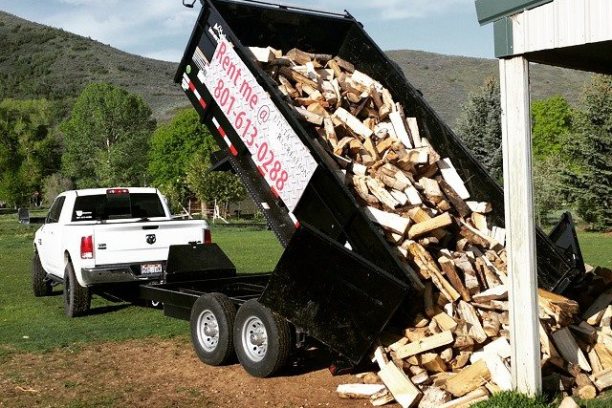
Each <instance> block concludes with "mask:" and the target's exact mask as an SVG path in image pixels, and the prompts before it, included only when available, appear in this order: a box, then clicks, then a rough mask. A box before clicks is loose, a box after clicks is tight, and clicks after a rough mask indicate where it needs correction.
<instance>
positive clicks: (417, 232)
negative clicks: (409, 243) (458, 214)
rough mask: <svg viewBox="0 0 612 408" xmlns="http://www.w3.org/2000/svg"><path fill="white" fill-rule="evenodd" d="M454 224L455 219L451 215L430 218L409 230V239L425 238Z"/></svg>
mask: <svg viewBox="0 0 612 408" xmlns="http://www.w3.org/2000/svg"><path fill="white" fill-rule="evenodd" d="M452 224H453V219H452V218H451V216H450V214H448V213H444V214H442V215H439V216H437V217H434V218H430V219H429V220H427V221H423V222H419V223H418V224H414V225H413V226H412V227H410V229H409V230H408V238H410V239H414V238H416V237H420V236H423V235H425V234H428V233H430V232H431V231H434V230H437V229H440V228H444V227H447V226H449V225H452Z"/></svg>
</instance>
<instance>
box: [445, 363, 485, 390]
mask: <svg viewBox="0 0 612 408" xmlns="http://www.w3.org/2000/svg"><path fill="white" fill-rule="evenodd" d="M489 380H491V373H490V372H489V368H488V367H487V363H486V362H485V361H484V360H480V361H478V362H476V363H474V364H472V365H470V366H468V367H466V368H464V369H462V370H461V371H459V372H458V373H457V374H456V375H454V376H453V377H451V378H449V379H448V380H446V384H445V388H446V391H448V392H450V393H451V394H453V395H454V396H455V397H462V396H464V395H466V394H467V393H469V392H470V391H473V390H475V389H477V388H478V387H480V386H482V385H484V384H486V383H487V381H489Z"/></svg>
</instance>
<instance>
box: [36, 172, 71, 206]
mask: <svg viewBox="0 0 612 408" xmlns="http://www.w3.org/2000/svg"><path fill="white" fill-rule="evenodd" d="M73 188H74V183H73V182H72V180H70V179H69V178H66V177H64V176H62V175H61V174H60V173H53V174H52V175H50V176H49V177H47V178H45V179H44V180H43V186H42V193H43V197H44V199H43V201H44V203H45V204H47V205H51V204H52V203H53V201H54V200H55V198H56V197H57V196H58V195H60V193H62V192H64V191H66V190H71V189H73Z"/></svg>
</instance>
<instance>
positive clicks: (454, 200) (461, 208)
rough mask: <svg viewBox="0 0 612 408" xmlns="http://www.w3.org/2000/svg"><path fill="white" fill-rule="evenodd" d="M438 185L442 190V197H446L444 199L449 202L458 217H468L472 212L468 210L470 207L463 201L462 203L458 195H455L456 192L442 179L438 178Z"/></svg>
mask: <svg viewBox="0 0 612 408" xmlns="http://www.w3.org/2000/svg"><path fill="white" fill-rule="evenodd" d="M438 184H439V185H440V189H441V190H442V192H444V195H446V198H447V199H448V201H450V203H451V204H452V206H453V207H454V208H455V210H456V211H457V214H459V216H461V217H463V218H466V217H467V216H468V215H470V213H471V212H472V210H470V207H468V205H467V204H466V203H465V201H463V199H462V198H461V197H459V194H457V192H456V191H455V190H454V189H453V188H452V187H451V185H450V184H448V183H447V182H446V181H445V180H444V179H443V178H439V180H438Z"/></svg>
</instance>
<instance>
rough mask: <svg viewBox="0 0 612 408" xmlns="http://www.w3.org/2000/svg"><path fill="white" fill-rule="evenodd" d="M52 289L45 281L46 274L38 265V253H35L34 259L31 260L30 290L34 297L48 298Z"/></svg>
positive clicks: (46, 280)
mask: <svg viewBox="0 0 612 408" xmlns="http://www.w3.org/2000/svg"><path fill="white" fill-rule="evenodd" d="M52 289H53V288H52V287H51V281H50V280H48V279H47V272H45V270H44V269H43V266H42V264H41V263H40V257H39V256H38V252H35V253H34V258H32V290H33V291H34V296H36V297H41V296H49V295H50V294H51V291H52Z"/></svg>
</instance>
